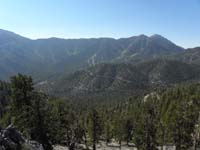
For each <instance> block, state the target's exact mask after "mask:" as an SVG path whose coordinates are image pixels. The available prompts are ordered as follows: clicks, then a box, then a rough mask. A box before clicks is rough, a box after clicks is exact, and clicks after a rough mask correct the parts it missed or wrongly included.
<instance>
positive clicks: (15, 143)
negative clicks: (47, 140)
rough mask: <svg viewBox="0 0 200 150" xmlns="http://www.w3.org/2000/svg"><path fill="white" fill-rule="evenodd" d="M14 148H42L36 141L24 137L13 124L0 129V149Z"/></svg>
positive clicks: (8, 149) (39, 149) (37, 149)
mask: <svg viewBox="0 0 200 150" xmlns="http://www.w3.org/2000/svg"><path fill="white" fill-rule="evenodd" d="M16 149H21V150H25V149H26V150H27V149H28V150H44V149H43V147H42V145H41V144H39V143H38V142H36V141H29V140H27V139H25V138H24V137H23V136H22V134H21V133H20V132H19V131H18V130H17V129H16V128H15V127H14V126H13V125H10V126H8V127H7V128H5V129H0V150H16Z"/></svg>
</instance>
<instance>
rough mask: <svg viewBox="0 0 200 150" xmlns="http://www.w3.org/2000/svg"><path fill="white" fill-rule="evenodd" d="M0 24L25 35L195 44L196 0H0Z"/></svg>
mask: <svg viewBox="0 0 200 150" xmlns="http://www.w3.org/2000/svg"><path fill="white" fill-rule="evenodd" d="M0 28H1V29H6V30H10V31H14V32H16V33H18V34H21V35H23V36H26V37H29V38H34V39H35V38H47V37H62V38H88V37H114V38H119V37H129V36H133V35H138V34H146V35H151V34H155V33H157V34H161V35H163V36H165V37H167V38H168V39H170V40H172V41H174V42H175V43H176V44H178V45H181V46H184V47H194V46H200V0H0Z"/></svg>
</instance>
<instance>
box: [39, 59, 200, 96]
mask: <svg viewBox="0 0 200 150" xmlns="http://www.w3.org/2000/svg"><path fill="white" fill-rule="evenodd" d="M189 81H190V82H192V81H195V82H199V81H200V66H199V65H193V64H186V63H183V62H179V61H174V60H166V59H153V60H151V61H148V62H144V63H140V64H138V65H131V64H100V65H97V66H94V67H90V68H88V69H86V70H83V71H77V72H75V73H73V74H71V75H66V76H63V75H62V76H60V77H57V78H54V79H52V80H50V81H46V83H44V84H43V85H42V86H41V85H38V87H41V88H42V89H43V90H47V89H48V90H49V92H50V93H54V94H58V95H68V94H72V95H80V94H91V93H93V94H94V93H102V92H110V93H111V92H116V93H134V92H138V91H145V90H149V89H153V88H154V87H159V86H169V85H174V84H178V83H183V82H189Z"/></svg>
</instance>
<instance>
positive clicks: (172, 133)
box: [0, 74, 200, 150]
mask: <svg viewBox="0 0 200 150" xmlns="http://www.w3.org/2000/svg"><path fill="white" fill-rule="evenodd" d="M0 85H1V87H0V90H1V97H0V108H1V112H0V114H1V115H0V127H1V128H5V127H7V126H8V125H9V124H11V123H12V124H13V125H15V126H16V127H17V128H18V129H19V131H21V132H22V134H23V136H25V137H26V138H27V139H30V140H35V141H38V142H39V143H41V144H42V145H43V147H44V149H47V150H50V149H52V145H56V144H59V145H65V146H67V147H69V149H77V147H79V148H80V145H82V147H84V148H85V149H89V148H92V149H94V150H95V149H96V145H97V144H98V143H99V142H101V141H104V142H106V143H107V144H108V145H109V143H112V142H113V141H115V142H117V143H119V144H118V146H119V147H120V146H121V145H122V143H124V142H125V143H126V144H127V145H128V146H129V147H136V148H138V149H141V150H147V149H148V150H156V149H157V148H158V147H163V146H166V145H174V146H176V149H177V150H188V148H190V147H194V148H197V147H199V142H200V139H199V133H200V129H199V125H200V116H199V114H200V113H199V112H200V101H199V99H200V85H199V84H187V85H185V84H182V85H177V86H174V87H172V88H165V89H162V90H155V91H154V92H151V93H148V94H146V95H144V96H133V97H129V98H127V99H124V100H123V101H109V102H108V101H107V102H106V103H105V101H95V100H93V101H91V100H90V99H84V100H82V101H76V103H74V101H72V100H71V99H58V98H54V97H50V96H48V95H46V94H44V93H41V92H38V91H37V90H35V89H34V87H33V81H32V78H31V77H29V76H25V75H21V74H19V75H17V76H14V77H12V78H11V80H10V83H5V82H1V84H0ZM2 108H3V109H2ZM0 142H1V138H0ZM19 144H20V143H17V145H19ZM12 146H13V147H5V148H6V149H17V147H15V145H14V144H13V145H12ZM0 147H1V146H0ZM23 148H24V147H23Z"/></svg>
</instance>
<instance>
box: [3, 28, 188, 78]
mask: <svg viewBox="0 0 200 150" xmlns="http://www.w3.org/2000/svg"><path fill="white" fill-rule="evenodd" d="M183 51H185V50H184V49H183V48H181V47H179V46H177V45H175V44H174V43H172V42H171V41H169V40H167V39H166V38H164V37H162V36H160V35H153V36H150V37H148V36H145V35H139V36H133V37H130V38H121V39H112V38H98V39H97V38H92V39H59V38H50V39H38V40H31V39H28V38H24V37H22V36H20V35H17V34H15V33H13V32H9V31H5V30H0V56H1V57H0V69H1V74H0V79H7V78H8V77H9V76H11V75H14V74H16V73H18V72H21V73H25V74H30V75H33V77H34V78H35V79H36V80H38V81H39V80H44V79H46V78H48V77H50V76H54V75H56V74H60V73H71V72H74V71H77V70H80V69H83V68H87V67H89V66H94V65H97V64H100V63H132V64H136V63H139V62H142V61H144V60H150V59H152V58H159V57H163V56H168V55H174V54H178V53H183Z"/></svg>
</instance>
